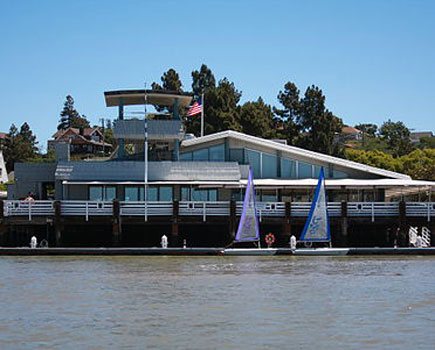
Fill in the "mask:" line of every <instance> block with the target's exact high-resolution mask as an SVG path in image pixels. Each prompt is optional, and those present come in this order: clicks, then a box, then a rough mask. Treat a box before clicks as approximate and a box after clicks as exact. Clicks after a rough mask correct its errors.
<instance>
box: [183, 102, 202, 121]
mask: <svg viewBox="0 0 435 350" xmlns="http://www.w3.org/2000/svg"><path fill="white" fill-rule="evenodd" d="M201 112H202V104H201V100H199V101H195V103H194V104H193V105H192V106H191V107H190V108H189V110H188V112H187V114H186V115H187V116H188V117H191V116H193V115H196V114H198V113H201Z"/></svg>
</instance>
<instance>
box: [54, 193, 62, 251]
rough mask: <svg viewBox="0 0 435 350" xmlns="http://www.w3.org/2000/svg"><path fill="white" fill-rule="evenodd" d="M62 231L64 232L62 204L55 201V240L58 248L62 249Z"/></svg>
mask: <svg viewBox="0 0 435 350" xmlns="http://www.w3.org/2000/svg"><path fill="white" fill-rule="evenodd" d="M62 230H63V224H62V208H61V202H60V201H55V202H54V240H55V246H56V247H60V246H61V244H62Z"/></svg>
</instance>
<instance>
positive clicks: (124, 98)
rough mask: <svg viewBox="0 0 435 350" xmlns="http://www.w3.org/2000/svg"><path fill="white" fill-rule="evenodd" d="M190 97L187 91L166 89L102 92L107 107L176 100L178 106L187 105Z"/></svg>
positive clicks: (162, 103)
mask: <svg viewBox="0 0 435 350" xmlns="http://www.w3.org/2000/svg"><path fill="white" fill-rule="evenodd" d="M192 98H193V95H192V94H190V93H187V92H174V91H167V90H162V91H156V90H145V89H142V90H116V91H105V92H104V99H105V101H106V106H107V107H114V106H119V105H123V106H127V105H144V104H151V105H162V106H173V105H174V104H175V101H177V100H178V106H180V107H189V106H190V103H191V101H192ZM145 99H146V102H145Z"/></svg>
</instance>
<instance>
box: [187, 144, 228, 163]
mask: <svg viewBox="0 0 435 350" xmlns="http://www.w3.org/2000/svg"><path fill="white" fill-rule="evenodd" d="M180 160H183V161H191V160H193V161H212V162H223V161H224V160H225V149H224V145H223V144H221V145H216V146H211V147H208V148H201V149H198V150H196V151H193V152H184V153H181V154H180Z"/></svg>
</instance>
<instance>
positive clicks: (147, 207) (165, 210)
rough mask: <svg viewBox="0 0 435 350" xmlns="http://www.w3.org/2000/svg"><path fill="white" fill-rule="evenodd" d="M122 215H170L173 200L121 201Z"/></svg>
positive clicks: (120, 211)
mask: <svg viewBox="0 0 435 350" xmlns="http://www.w3.org/2000/svg"><path fill="white" fill-rule="evenodd" d="M119 214H120V215H121V216H143V217H144V218H145V220H147V219H148V216H170V215H172V202H119Z"/></svg>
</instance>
